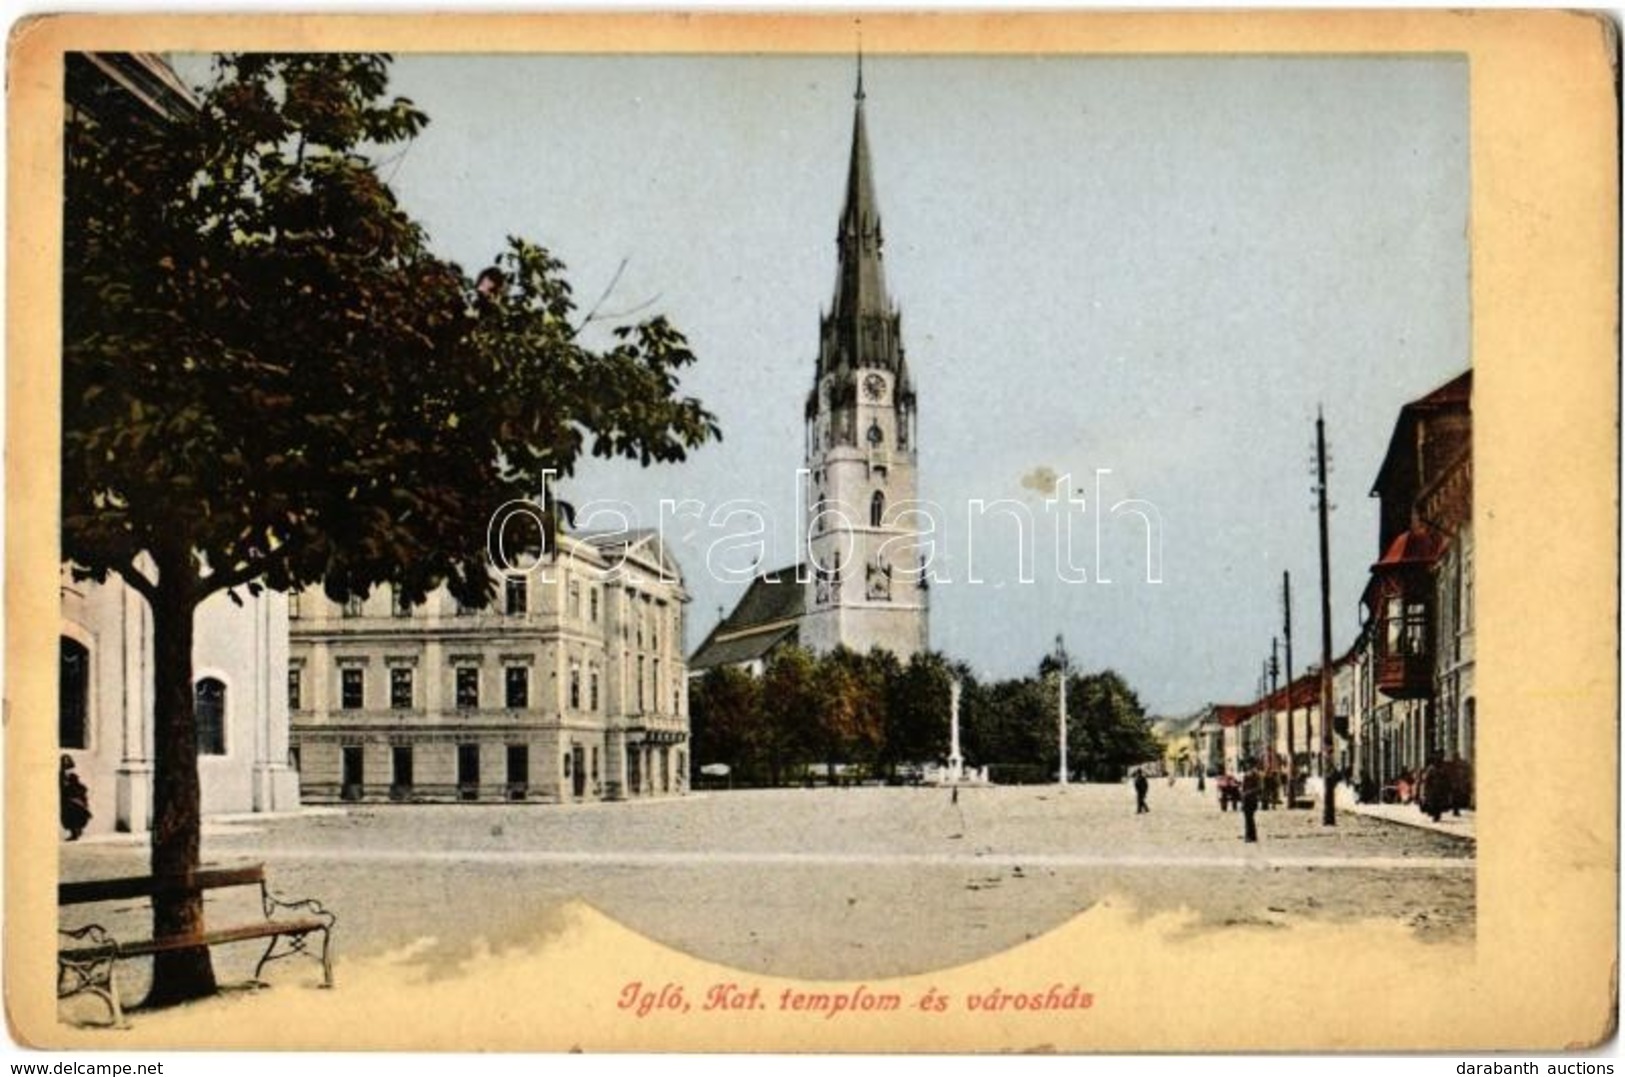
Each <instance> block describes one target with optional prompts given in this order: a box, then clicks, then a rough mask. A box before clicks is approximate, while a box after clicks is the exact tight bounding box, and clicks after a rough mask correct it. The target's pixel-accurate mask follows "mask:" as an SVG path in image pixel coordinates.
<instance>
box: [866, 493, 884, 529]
mask: <svg viewBox="0 0 1625 1077" xmlns="http://www.w3.org/2000/svg"><path fill="white" fill-rule="evenodd" d="M885 515H886V495H885V494H883V493H881V492H880V491H879V490H876V491H875V496H874V497H871V498H870V499H869V526H870V527H879V526H880V521H881V520H882V519H883V518H884V517H885Z"/></svg>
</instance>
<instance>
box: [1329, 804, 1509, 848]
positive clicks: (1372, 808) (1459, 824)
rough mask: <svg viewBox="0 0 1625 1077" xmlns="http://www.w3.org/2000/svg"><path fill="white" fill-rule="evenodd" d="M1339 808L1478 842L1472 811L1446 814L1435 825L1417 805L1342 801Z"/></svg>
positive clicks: (1476, 827) (1475, 822)
mask: <svg viewBox="0 0 1625 1077" xmlns="http://www.w3.org/2000/svg"><path fill="white" fill-rule="evenodd" d="M1337 807H1338V810H1339V811H1351V812H1354V813H1355V814H1357V815H1369V816H1371V817H1372V818H1373V819H1383V820H1386V821H1388V822H1390V823H1399V824H1400V825H1401V826H1414V827H1419V828H1420V829H1422V830H1431V831H1433V832H1434V833H1436V834H1448V835H1450V836H1451V837H1453V838H1462V839H1464V840H1466V841H1477V840H1478V825H1477V821H1476V819H1475V818H1474V813H1473V812H1472V811H1470V810H1469V811H1464V812H1462V813H1461V814H1460V815H1459V816H1457V815H1451V814H1450V813H1449V812H1445V813H1444V814H1443V815H1441V816H1439V821H1438V822H1437V823H1435V822H1434V821H1433V820H1432V819H1430V818H1429V817H1428V816H1427V815H1425V814H1423V812H1422V809H1421V808H1418V807H1417V806H1416V805H1415V804H1344V803H1342V802H1341V800H1340V801H1339V803H1338V805H1337Z"/></svg>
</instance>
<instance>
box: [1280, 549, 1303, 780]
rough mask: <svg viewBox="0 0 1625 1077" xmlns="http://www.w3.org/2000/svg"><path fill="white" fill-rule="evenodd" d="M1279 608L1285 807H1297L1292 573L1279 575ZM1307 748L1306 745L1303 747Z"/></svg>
mask: <svg viewBox="0 0 1625 1077" xmlns="http://www.w3.org/2000/svg"><path fill="white" fill-rule="evenodd" d="M1281 608H1282V610H1283V611H1284V613H1285V616H1284V618H1283V622H1284V623H1283V624H1282V634H1283V635H1284V636H1285V637H1286V789H1287V793H1286V806H1287V807H1288V808H1295V807H1297V805H1298V741H1297V736H1296V735H1295V734H1294V732H1293V727H1294V726H1296V725H1297V724H1298V719H1297V715H1296V714H1295V713H1293V709H1292V573H1290V572H1283V573H1281ZM1305 747H1307V745H1305Z"/></svg>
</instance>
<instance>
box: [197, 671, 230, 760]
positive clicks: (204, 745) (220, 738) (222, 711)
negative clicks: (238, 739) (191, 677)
mask: <svg viewBox="0 0 1625 1077" xmlns="http://www.w3.org/2000/svg"><path fill="white" fill-rule="evenodd" d="M193 697H194V701H195V705H196V713H197V751H198V754H199V755H225V754H226V686H225V684H224V683H222V682H221V681H218V680H216V679H215V678H213V677H205V678H203V679H202V680H201V681H198V682H197V687H196V688H195V689H194V690H193Z"/></svg>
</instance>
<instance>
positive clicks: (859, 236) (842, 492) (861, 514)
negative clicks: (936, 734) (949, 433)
mask: <svg viewBox="0 0 1625 1077" xmlns="http://www.w3.org/2000/svg"><path fill="white" fill-rule="evenodd" d="M864 100H865V96H864V90H863V73H862V70H861V68H860V70H859V72H858V85H857V93H856V95H855V102H856V103H855V107H854V110H853V119H852V146H851V152H850V156H849V158H848V162H847V179H846V196H845V202H844V203H843V205H842V208H841V215H840V219H839V221H838V223H837V227H836V237H835V242H836V251H837V261H836V271H835V292H834V298H833V300H832V302H831V305H830V308H829V310H828V311H826V312H823V313H822V314H821V316H820V318H819V342H818V358H817V364H816V366H815V369H814V372H813V385H812V389H811V391H810V392H809V393H808V395H807V402H806V409H805V430H806V442H805V446H804V452H803V456H804V460H805V475H804V479H805V483H806V488H805V491H804V493H805V499H806V500H805V504H806V505H807V519H806V521H805V530H804V532H803V535H804V547H803V550H804V557H803V559H802V560H801V561H800V562H798V563H797V564H795V565H792V566H788V567H785V568H781V569H777V570H774V571H771V572H765V573H763V574H761V575H760V576H759V577H757V579H756V580H754V581H753V582H752V583H751V586H750V588H749V589H748V590H747V591H746V593H745V595H744V596H743V597H742V598H741V599H740V601H739V603H738V605H737V606H736V607H735V608H734V610H733V612H732V613H731V614H729V615H728V616H727V617H726V618H724V619H723V620H722V621H721V623H719V624H718V625H717V627H716V628H715V629H714V630H713V631H712V633H711V635H710V636H708V637H707V638H706V640H705V642H704V643H703V644H702V645H701V646H700V648H699V649H698V650H697V651H696V652H695V654H694V657H693V658H692V659H691V661H690V663H689V664H690V668H691V669H692V670H693V671H694V672H695V673H703V672H704V671H705V670H706V669H709V668H712V667H715V666H721V665H738V666H743V667H746V668H754V669H758V670H759V669H760V667H761V665H762V664H763V663H764V662H765V660H766V657H767V655H768V654H770V653H771V651H772V650H773V649H775V648H777V647H779V646H783V645H786V644H797V645H800V646H803V647H807V648H809V649H811V650H813V651H816V652H820V653H821V652H827V651H831V650H834V649H835V648H836V647H843V646H844V647H847V648H849V649H851V650H854V651H860V652H866V651H869V650H871V649H873V648H880V649H882V650H887V651H891V652H892V653H894V654H896V655H897V656H898V657H899V658H903V659H907V658H908V657H909V656H910V655H912V654H914V653H915V652H917V651H923V650H925V649H927V647H928V646H929V631H928V612H929V602H928V596H927V586H926V581H925V578H924V572H923V570H922V566H921V565H920V563H919V562H920V558H919V527H918V519H919V517H918V515H917V513H916V506H915V501H916V498H917V496H918V486H917V483H918V468H919V445H918V423H917V418H918V413H917V406H918V398H917V395H916V393H915V388H914V381H913V378H912V376H911V375H910V373H909V368H908V362H907V357H906V354H905V351H904V348H903V333H902V315H901V313H900V312H899V311H898V309H897V307H896V305H895V304H894V303H893V301H892V299H891V296H890V294H889V293H888V291H887V288H886V273H885V264H884V255H883V248H884V243H885V240H884V235H883V233H882V230H881V223H880V210H879V204H878V202H877V200H876V198H875V187H874V177H873V174H872V165H871V159H870V153H869V135H868V130H867V127H866V124H865V120H864Z"/></svg>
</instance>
